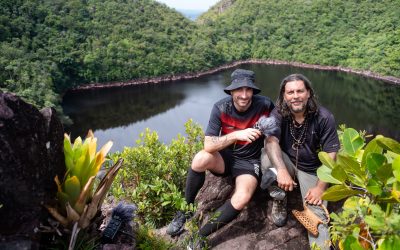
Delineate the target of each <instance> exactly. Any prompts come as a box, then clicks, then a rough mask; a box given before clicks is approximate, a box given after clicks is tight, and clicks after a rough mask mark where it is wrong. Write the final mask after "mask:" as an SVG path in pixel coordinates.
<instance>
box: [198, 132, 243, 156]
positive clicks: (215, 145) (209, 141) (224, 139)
mask: <svg viewBox="0 0 400 250" xmlns="http://www.w3.org/2000/svg"><path fill="white" fill-rule="evenodd" d="M235 142H236V139H235V137H234V136H233V135H232V134H227V135H223V136H206V137H205V139H204V150H205V151H207V152H209V153H214V152H217V151H219V150H221V149H224V148H226V147H228V146H229V145H231V144H232V143H235Z"/></svg>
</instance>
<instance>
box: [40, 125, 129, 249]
mask: <svg viewBox="0 0 400 250" xmlns="http://www.w3.org/2000/svg"><path fill="white" fill-rule="evenodd" d="M96 147H97V138H95V137H94V135H93V132H92V131H91V130H89V132H88V134H87V137H86V139H85V141H84V142H82V139H81V138H80V137H78V138H76V139H75V142H74V143H73V144H72V143H71V139H70V137H69V136H68V135H67V134H65V135H64V155H65V165H66V173H65V175H64V178H63V179H62V182H61V181H60V179H59V178H58V176H56V177H55V182H56V184H57V188H58V192H57V199H58V202H59V207H58V208H54V207H50V206H47V209H48V210H49V212H50V213H51V214H52V215H53V217H54V218H56V219H57V220H58V221H59V222H60V223H61V224H62V225H63V226H64V227H66V228H71V227H73V231H72V235H71V242H70V248H73V245H74V242H75V239H76V236H77V234H78V232H79V230H80V229H84V228H86V227H87V226H89V224H90V222H91V220H92V219H93V218H94V216H95V215H96V214H97V212H98V210H99V209H100V208H101V205H102V203H103V200H104V198H105V195H106V193H107V191H108V190H109V188H110V186H111V184H112V182H113V180H114V178H115V176H116V174H117V172H118V170H119V169H120V167H121V166H122V160H121V159H120V160H118V161H117V163H116V164H115V165H114V166H113V167H111V168H110V170H109V171H108V173H107V174H106V175H105V176H104V178H103V179H102V180H101V181H100V183H99V184H98V185H97V188H96V191H95V192H94V193H93V189H94V181H95V178H96V175H97V173H98V172H99V170H100V167H101V165H102V164H103V163H104V161H105V157H106V155H107V153H108V151H109V150H110V149H111V147H112V142H111V141H109V142H107V143H106V144H105V145H104V146H103V147H102V148H101V149H100V151H98V152H96V150H97V148H96Z"/></svg>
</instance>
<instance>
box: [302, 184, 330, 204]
mask: <svg viewBox="0 0 400 250" xmlns="http://www.w3.org/2000/svg"><path fill="white" fill-rule="evenodd" d="M322 183H323V182H322ZM323 184H325V183H323ZM326 188H327V185H326V184H325V185H322V184H321V182H318V184H317V185H316V186H315V187H313V188H310V189H309V190H308V191H307V194H306V196H304V200H305V201H306V202H307V203H309V204H312V205H321V204H322V200H321V197H322V194H323V193H324V191H325V190H326Z"/></svg>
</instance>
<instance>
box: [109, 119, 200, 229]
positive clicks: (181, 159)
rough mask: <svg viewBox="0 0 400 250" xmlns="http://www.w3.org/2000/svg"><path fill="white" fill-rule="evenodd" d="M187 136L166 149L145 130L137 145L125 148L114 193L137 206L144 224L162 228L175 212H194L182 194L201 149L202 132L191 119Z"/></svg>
mask: <svg viewBox="0 0 400 250" xmlns="http://www.w3.org/2000/svg"><path fill="white" fill-rule="evenodd" d="M185 128H186V134H187V137H186V138H185V137H183V136H181V135H178V137H177V139H175V140H172V142H171V143H170V144H169V145H168V146H167V145H165V144H163V143H161V142H160V141H159V139H158V135H157V133H156V132H151V131H150V130H149V129H146V131H145V132H144V133H142V134H141V135H140V139H139V140H137V141H136V144H137V146H136V147H132V148H125V149H124V151H123V152H122V153H116V154H115V155H114V156H113V157H116V158H118V157H121V158H123V159H124V161H125V164H124V166H125V168H124V169H122V170H121V174H120V175H119V176H117V181H115V182H114V184H113V187H112V189H111V193H112V194H113V195H114V196H116V198H117V199H123V200H127V201H130V202H133V203H135V204H136V205H137V206H138V211H137V215H138V218H139V220H140V222H141V223H144V224H147V225H151V226H155V227H158V226H161V225H163V224H165V223H166V222H167V221H169V220H170V219H171V218H172V215H173V214H174V212H175V211H176V210H178V209H179V210H188V209H193V208H191V207H189V206H188V205H187V203H186V201H185V199H184V197H183V195H182V192H181V191H182V190H183V188H184V185H185V180H186V171H187V168H188V167H189V166H190V163H191V160H192V158H193V156H194V154H195V153H196V152H197V151H199V150H200V149H201V148H202V141H203V132H202V129H201V128H200V127H199V125H197V124H194V123H193V122H192V121H191V120H189V121H188V122H187V123H186V124H185Z"/></svg>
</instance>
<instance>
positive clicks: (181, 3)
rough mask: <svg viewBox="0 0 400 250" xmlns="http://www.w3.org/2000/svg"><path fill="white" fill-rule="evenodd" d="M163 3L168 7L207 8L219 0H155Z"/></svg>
mask: <svg viewBox="0 0 400 250" xmlns="http://www.w3.org/2000/svg"><path fill="white" fill-rule="evenodd" d="M156 1H157V2H160V3H165V4H166V5H167V6H168V7H171V8H174V9H176V10H178V9H184V10H204V11H205V10H208V9H209V8H210V7H211V6H213V5H214V4H216V3H217V2H218V1H219V0H156Z"/></svg>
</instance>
